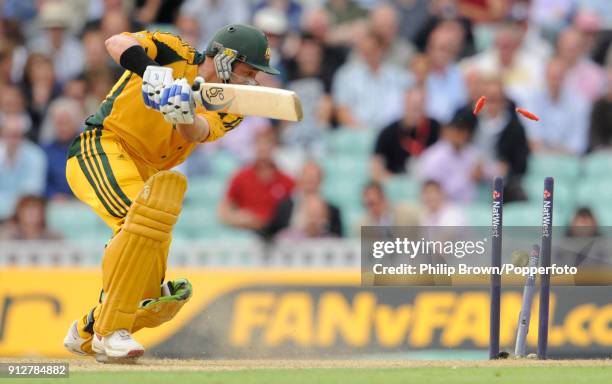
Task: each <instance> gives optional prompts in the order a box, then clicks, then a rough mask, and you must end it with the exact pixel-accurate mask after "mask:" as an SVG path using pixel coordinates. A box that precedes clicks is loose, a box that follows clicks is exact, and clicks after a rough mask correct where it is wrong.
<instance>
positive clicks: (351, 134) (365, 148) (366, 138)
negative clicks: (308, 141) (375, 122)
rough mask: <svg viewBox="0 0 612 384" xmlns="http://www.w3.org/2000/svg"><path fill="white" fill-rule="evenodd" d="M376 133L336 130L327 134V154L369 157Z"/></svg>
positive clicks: (348, 129)
mask: <svg viewBox="0 0 612 384" xmlns="http://www.w3.org/2000/svg"><path fill="white" fill-rule="evenodd" d="M376 133H377V132H376V131H375V130H373V129H370V130H367V129H363V130H357V129H350V128H346V129H336V130H333V131H331V132H330V133H328V134H327V143H328V146H329V152H330V153H332V154H344V155H346V154H348V155H353V156H361V157H364V156H369V155H370V154H371V153H372V150H373V147H374V140H375V138H376Z"/></svg>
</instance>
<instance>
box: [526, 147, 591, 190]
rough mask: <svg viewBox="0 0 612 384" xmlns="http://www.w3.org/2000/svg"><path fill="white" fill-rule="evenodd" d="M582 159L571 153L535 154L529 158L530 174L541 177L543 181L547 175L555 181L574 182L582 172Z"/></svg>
mask: <svg viewBox="0 0 612 384" xmlns="http://www.w3.org/2000/svg"><path fill="white" fill-rule="evenodd" d="M580 170H581V164H580V159H579V158H578V157H575V156H569V155H534V154H532V155H531V156H530V158H529V167H528V176H531V177H534V178H539V179H540V180H541V183H542V182H543V181H544V178H545V177H547V176H553V177H554V178H555V181H561V180H563V181H568V182H570V183H571V182H573V181H574V180H575V179H576V178H577V177H578V175H579V174H580Z"/></svg>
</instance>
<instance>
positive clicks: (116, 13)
mask: <svg viewBox="0 0 612 384" xmlns="http://www.w3.org/2000/svg"><path fill="white" fill-rule="evenodd" d="M100 31H101V32H102V36H103V37H104V39H108V38H109V37H111V36H113V35H117V34H119V33H122V32H126V31H130V18H129V17H128V15H127V14H126V13H125V12H123V11H120V10H110V11H106V12H104V16H102V19H101V20H100ZM133 32H135V31H133Z"/></svg>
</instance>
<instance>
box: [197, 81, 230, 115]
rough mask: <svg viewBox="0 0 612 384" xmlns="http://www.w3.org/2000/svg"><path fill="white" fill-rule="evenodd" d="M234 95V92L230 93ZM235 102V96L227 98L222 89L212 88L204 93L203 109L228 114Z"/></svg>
mask: <svg viewBox="0 0 612 384" xmlns="http://www.w3.org/2000/svg"><path fill="white" fill-rule="evenodd" d="M228 93H232V92H228ZM233 101H234V95H231V96H228V97H226V93H225V90H224V89H223V88H222V87H217V86H212V87H210V88H208V89H206V91H205V92H204V97H203V98H202V104H203V107H204V108H206V110H208V111H215V112H226V111H227V110H228V108H229V107H230V106H231V105H232V102H233Z"/></svg>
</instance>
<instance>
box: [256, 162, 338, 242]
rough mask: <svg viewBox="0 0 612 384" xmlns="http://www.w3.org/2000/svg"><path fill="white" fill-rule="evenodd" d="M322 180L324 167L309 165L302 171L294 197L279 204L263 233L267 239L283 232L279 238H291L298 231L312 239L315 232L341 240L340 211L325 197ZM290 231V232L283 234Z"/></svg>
mask: <svg viewBox="0 0 612 384" xmlns="http://www.w3.org/2000/svg"><path fill="white" fill-rule="evenodd" d="M322 179H323V170H322V169H321V167H319V165H318V164H317V163H315V162H314V161H309V162H307V163H306V164H305V165H304V167H303V168H302V173H301V175H300V179H299V180H298V184H297V187H296V189H295V190H294V191H293V193H292V194H291V196H290V197H288V198H286V199H285V200H283V201H281V202H280V203H279V204H278V207H277V208H276V212H275V213H274V216H273V217H272V219H271V221H270V223H269V224H268V225H267V226H266V227H265V228H264V230H263V232H262V234H263V236H264V237H265V238H272V237H274V236H275V235H276V234H279V232H281V233H280V234H279V236H281V238H286V237H287V235H289V236H295V235H296V233H295V232H297V233H298V234H300V235H301V236H307V237H312V234H313V231H314V232H315V233H316V234H318V236H323V235H324V236H334V237H341V236H342V220H341V217H340V210H339V209H338V207H336V206H334V205H333V204H331V203H329V202H327V201H325V199H324V198H323V197H322V196H321V191H320V188H321V181H322ZM312 197H315V199H311V198H312ZM320 203H323V205H324V207H321V206H320V205H321V204H320ZM317 213H318V215H317ZM287 228H289V233H282V231H283V230H284V229H287ZM315 230H316V231H315Z"/></svg>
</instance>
